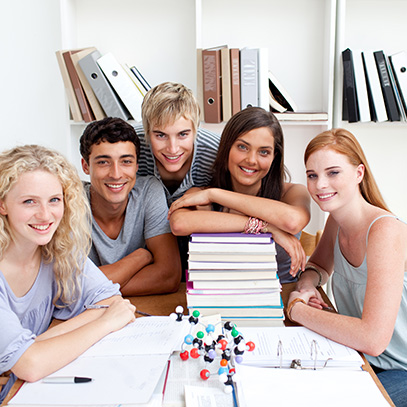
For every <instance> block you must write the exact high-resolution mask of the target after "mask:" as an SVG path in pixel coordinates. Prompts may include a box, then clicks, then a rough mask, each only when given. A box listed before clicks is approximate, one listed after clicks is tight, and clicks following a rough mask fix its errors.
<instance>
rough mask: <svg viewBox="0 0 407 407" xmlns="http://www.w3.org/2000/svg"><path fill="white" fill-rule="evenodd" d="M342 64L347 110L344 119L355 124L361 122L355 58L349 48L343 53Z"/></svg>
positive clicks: (345, 106)
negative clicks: (354, 65)
mask: <svg viewBox="0 0 407 407" xmlns="http://www.w3.org/2000/svg"><path fill="white" fill-rule="evenodd" d="M342 62H343V83H344V88H343V91H344V93H343V97H344V99H343V101H344V106H343V107H344V109H345V110H347V116H346V111H345V114H344V117H347V118H348V121H349V123H354V122H358V121H359V109H358V101H357V95H356V84H355V73H354V72H355V71H354V67H353V57H352V51H351V50H350V49H349V48H347V49H346V50H345V51H342Z"/></svg>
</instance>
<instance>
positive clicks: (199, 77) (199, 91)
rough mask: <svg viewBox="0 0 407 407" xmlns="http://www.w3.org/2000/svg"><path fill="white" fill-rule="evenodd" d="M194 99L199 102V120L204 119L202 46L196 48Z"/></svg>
mask: <svg viewBox="0 0 407 407" xmlns="http://www.w3.org/2000/svg"><path fill="white" fill-rule="evenodd" d="M196 99H197V101H198V104H199V110H200V114H199V120H200V121H204V120H205V117H204V106H205V104H204V96H203V67H202V48H197V50H196Z"/></svg>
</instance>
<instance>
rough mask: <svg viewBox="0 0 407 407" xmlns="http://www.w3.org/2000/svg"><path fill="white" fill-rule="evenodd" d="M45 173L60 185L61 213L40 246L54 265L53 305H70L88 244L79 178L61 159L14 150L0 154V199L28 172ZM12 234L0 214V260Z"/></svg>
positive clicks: (32, 149)
mask: <svg viewBox="0 0 407 407" xmlns="http://www.w3.org/2000/svg"><path fill="white" fill-rule="evenodd" d="M36 170H42V171H48V172H49V173H51V174H53V175H55V176H56V177H57V178H58V180H59V182H60V183H61V186H62V190H63V196H64V213H63V217H62V219H61V222H60V224H59V226H58V228H57V230H56V231H55V233H54V235H53V237H52V239H51V240H50V242H49V243H47V244H46V245H45V246H42V247H41V249H42V256H43V259H44V261H46V262H47V263H50V262H54V274H55V280H56V284H57V293H56V295H55V298H54V299H53V302H54V304H56V303H57V300H61V301H62V302H63V303H64V304H70V303H72V302H74V301H75V300H76V299H77V298H78V296H79V295H80V292H81V288H80V283H79V276H80V274H81V272H82V269H83V266H84V263H85V261H86V257H87V255H88V253H89V249H90V244H91V229H90V208H89V204H88V200H87V198H86V195H85V192H84V189H83V185H82V182H81V180H80V178H79V175H78V173H77V171H76V169H75V167H73V166H72V165H71V164H70V163H69V162H68V161H67V159H66V158H65V157H63V156H62V155H61V154H59V153H58V152H56V151H54V150H51V149H48V148H45V147H41V146H38V145H25V146H21V147H15V148H13V149H10V150H7V151H4V152H3V153H1V154H0V200H4V199H5V197H6V196H7V194H8V192H9V191H10V190H11V189H12V188H13V186H14V185H15V184H16V183H17V182H18V180H19V177H20V176H21V175H22V174H24V173H26V172H30V171H36ZM12 240H13V234H12V231H11V228H10V225H9V222H8V219H7V215H0V258H2V257H3V255H4V253H5V251H6V250H7V248H8V246H9V244H10V242H11V241H12Z"/></svg>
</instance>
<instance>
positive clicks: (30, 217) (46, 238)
mask: <svg viewBox="0 0 407 407" xmlns="http://www.w3.org/2000/svg"><path fill="white" fill-rule="evenodd" d="M0 214H2V215H4V216H7V219H8V223H9V225H10V229H11V231H12V234H13V242H14V243H15V244H18V245H21V246H22V247H24V248H25V249H26V250H29V248H30V247H32V246H34V248H35V247H36V246H44V245H46V244H47V243H49V242H50V240H51V239H52V236H53V235H54V233H55V231H56V229H57V227H58V225H59V223H60V222H61V219H62V216H63V214H64V199H63V190H62V186H61V183H60V182H59V180H58V178H57V177H56V176H55V175H53V174H51V173H49V172H47V171H43V170H35V171H30V172H25V173H23V174H22V175H21V176H20V177H19V179H18V181H17V183H16V184H15V185H14V186H13V187H12V188H11V189H10V191H9V193H8V194H7V195H6V197H5V199H4V201H0Z"/></svg>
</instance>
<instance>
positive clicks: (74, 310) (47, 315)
mask: <svg viewBox="0 0 407 407" xmlns="http://www.w3.org/2000/svg"><path fill="white" fill-rule="evenodd" d="M80 281H81V288H82V292H81V296H80V298H79V299H78V300H77V301H75V302H74V303H73V304H71V305H69V306H67V307H65V308H56V307H55V306H54V304H53V303H52V300H53V298H54V296H55V294H56V292H57V286H56V283H55V276H54V271H53V263H48V264H47V263H44V262H42V263H41V266H40V270H39V272H38V276H37V278H36V280H35V282H34V284H33V286H32V287H31V288H30V290H29V291H28V292H27V294H25V295H24V296H22V297H16V296H15V295H14V292H13V291H12V290H11V288H10V286H9V285H8V283H7V281H6V279H5V278H4V275H3V273H2V272H1V271H0V325H1V328H0V332H1V333H0V374H1V373H4V372H7V371H8V370H9V369H11V368H12V367H13V366H14V365H15V364H16V362H17V361H18V359H19V358H20V357H21V355H22V354H23V353H24V352H25V351H26V350H27V349H28V348H29V347H30V346H31V345H32V344H33V343H34V341H35V338H36V336H38V335H40V334H42V333H43V332H45V331H46V330H47V329H48V327H49V324H50V322H51V320H52V318H57V319H62V320H67V319H70V318H72V317H74V316H76V315H78V314H80V313H81V312H82V311H83V309H84V305H85V304H94V303H96V302H99V301H102V300H104V299H106V298H110V297H112V296H114V295H120V291H119V289H120V287H119V285H118V284H113V283H112V282H111V281H110V280H108V279H107V277H106V276H105V275H104V274H103V273H102V272H101V271H100V270H99V269H98V268H97V267H96V266H95V265H94V264H93V263H92V262H91V261H90V260H89V259H87V261H86V264H85V266H84V269H83V272H82V276H81V278H80ZM58 304H62V303H61V302H60V301H59V302H58ZM15 380H16V377H15V376H14V375H11V376H10V379H9V380H8V382H7V384H6V385H5V386H4V388H3V389H2V391H1V393H0V403H1V402H2V400H3V399H4V397H5V396H6V394H7V393H8V391H9V390H10V388H11V386H12V385H13V383H14V382H15Z"/></svg>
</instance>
